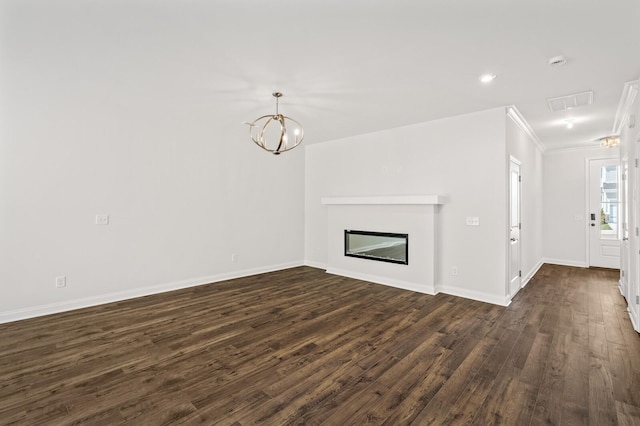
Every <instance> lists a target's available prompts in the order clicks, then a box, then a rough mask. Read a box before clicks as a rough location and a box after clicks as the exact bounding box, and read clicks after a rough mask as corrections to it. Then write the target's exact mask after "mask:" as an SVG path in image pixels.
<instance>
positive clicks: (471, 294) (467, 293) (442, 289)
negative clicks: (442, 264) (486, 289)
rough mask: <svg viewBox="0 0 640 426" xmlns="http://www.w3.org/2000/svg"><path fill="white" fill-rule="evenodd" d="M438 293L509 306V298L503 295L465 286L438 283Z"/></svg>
mask: <svg viewBox="0 0 640 426" xmlns="http://www.w3.org/2000/svg"><path fill="white" fill-rule="evenodd" d="M438 292H439V293H445V294H450V295H451V296H457V297H464V298H465V299H471V300H476V301H478V302H485V303H491V304H493V305H499V306H509V304H510V303H511V298H509V297H507V296H504V297H500V296H495V295H493V294H487V293H483V292H481V291H474V290H469V289H466V288H460V287H454V286H451V285H439V286H438Z"/></svg>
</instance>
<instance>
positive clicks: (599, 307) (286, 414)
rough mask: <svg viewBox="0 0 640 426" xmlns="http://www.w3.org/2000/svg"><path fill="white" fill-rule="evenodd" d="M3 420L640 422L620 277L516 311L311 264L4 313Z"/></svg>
mask: <svg viewBox="0 0 640 426" xmlns="http://www.w3.org/2000/svg"><path fill="white" fill-rule="evenodd" d="M0 423H1V424H24V425H37V424H52V425H66V424H91V425H96V424H109V425H112V424H136V425H159V424H187V425H188V424H216V425H218V424H220V425H225V424H236V425H246V424H257V423H262V424H268V425H280V424H307V425H314V424H327V425H349V424H354V425H360V424H388V425H404V424H414V425H426V424H437V425H440V424H478V425H489V424H512V425H539V424H566V425H570V424H571V425H574V424H577V425H609V424H611V425H615V424H620V425H632V424H635V425H638V424H640V338H639V336H638V334H637V333H636V332H635V331H633V329H632V326H631V323H630V320H629V317H628V315H627V312H626V305H625V303H624V300H623V298H622V297H621V296H620V293H619V292H618V290H617V272H614V271H609V270H590V269H580V268H570V267H560V266H553V265H545V266H543V267H542V268H541V269H540V271H539V272H538V274H537V275H536V276H535V277H534V279H533V280H532V281H531V282H530V283H529V285H527V287H525V288H524V289H523V290H521V291H520V293H519V294H518V295H517V296H516V298H515V299H514V301H513V303H512V304H511V306H509V307H508V308H503V307H498V306H493V305H489V304H485V303H480V302H475V301H470V300H466V299H461V298H457V297H453V296H448V295H444V294H441V295H438V296H435V297H434V296H427V295H422V294H417V293H412V292H409V291H404V290H399V289H395V288H391V287H385V286H382V285H376V284H370V283H366V282H362V281H358V280H353V279H347V278H342V277H337V276H333V275H328V274H325V273H324V272H323V271H320V270H317V269H313V268H308V267H300V268H294V269H290V270H286V271H279V272H274V273H269V274H264V275H259V276H254V277H249V278H243V279H237V280H231V281H226V282H221V283H216V284H211V285H207V286H201V287H195V288H190V289H186V290H180V291H174V292H170V293H164V294H159V295H154V296H149V297H144V298H139V299H135V300H130V301H124V302H119V303H112V304H108V305H102V306H98V307H93V308H87V309H82V310H77V311H73V312H67V313H63V314H57V315H51V316H47V317H40V318H34V319H29V320H25V321H19V322H14V323H9V324H4V325H0Z"/></svg>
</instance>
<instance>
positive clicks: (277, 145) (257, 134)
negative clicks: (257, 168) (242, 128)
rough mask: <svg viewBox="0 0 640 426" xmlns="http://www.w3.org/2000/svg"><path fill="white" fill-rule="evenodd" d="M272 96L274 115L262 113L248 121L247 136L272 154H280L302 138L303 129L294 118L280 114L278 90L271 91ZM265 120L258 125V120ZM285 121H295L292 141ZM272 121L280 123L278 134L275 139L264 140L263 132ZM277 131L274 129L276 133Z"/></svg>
mask: <svg viewBox="0 0 640 426" xmlns="http://www.w3.org/2000/svg"><path fill="white" fill-rule="evenodd" d="M272 96H273V97H274V98H276V113H275V114H274V115H263V116H262V117H259V118H256V119H255V120H253V121H252V122H251V123H249V136H250V137H251V140H252V141H253V142H254V143H255V144H256V145H258V146H259V147H260V148H262V149H264V150H265V151H268V152H270V153H272V154H274V155H280V154H281V153H283V152H286V151H289V150H291V149H293V148H295V147H297V146H298V145H300V143H301V142H302V139H303V138H304V129H303V128H302V125H301V124H300V122H298V121H296V120H294V119H293V118H291V117H287V116H286V115H283V114H280V111H279V100H280V98H281V97H282V96H283V94H282V93H280V92H274V93H272ZM262 120H265V123H264V124H262V125H260V123H259V122H260V121H262ZM287 122H293V123H295V126H293V127H295V128H296V129H295V130H294V132H293V133H294V135H293V143H290V136H289V134H288V133H287ZM273 123H279V124H280V132H279V134H280V136H279V137H278V138H277V140H276V141H267V140H265V133H266V131H267V128H268V127H269V126H270V125H272V124H273ZM277 133H278V132H277V131H276V134H277Z"/></svg>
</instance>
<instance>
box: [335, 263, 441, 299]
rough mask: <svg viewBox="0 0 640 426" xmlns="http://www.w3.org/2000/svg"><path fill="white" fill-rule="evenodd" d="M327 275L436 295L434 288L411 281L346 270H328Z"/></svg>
mask: <svg viewBox="0 0 640 426" xmlns="http://www.w3.org/2000/svg"><path fill="white" fill-rule="evenodd" d="M327 273H328V274H334V275H340V276H342V277H348V278H355V279H357V280H363V281H369V282H372V283H376V284H383V285H387V286H389V287H396V288H401V289H403V290H411V291H415V292H417V293H424V294H429V295H431V296H433V295H435V294H436V292H435V287H434V286H429V285H424V284H418V283H413V282H409V281H402V280H396V279H393V278H388V277H380V276H377V275H369V274H363V273H361V272H354V271H347V270H345V269H336V268H329V269H327Z"/></svg>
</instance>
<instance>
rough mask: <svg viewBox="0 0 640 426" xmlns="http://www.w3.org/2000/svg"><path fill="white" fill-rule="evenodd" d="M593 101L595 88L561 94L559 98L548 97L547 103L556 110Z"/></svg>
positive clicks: (575, 106) (571, 107)
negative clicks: (570, 93)
mask: <svg viewBox="0 0 640 426" xmlns="http://www.w3.org/2000/svg"><path fill="white" fill-rule="evenodd" d="M592 103H593V90H589V91H588V92H582V93H576V94H573V95H567V96H561V97H559V98H551V99H547V105H549V109H550V110H551V111H554V112H555V111H564V110H565V109H573V108H578V107H582V106H587V105H591V104H592Z"/></svg>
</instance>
